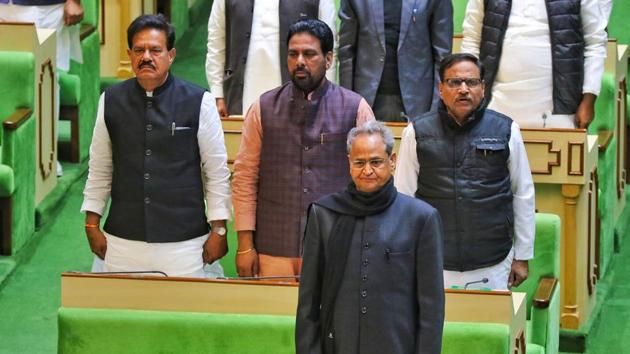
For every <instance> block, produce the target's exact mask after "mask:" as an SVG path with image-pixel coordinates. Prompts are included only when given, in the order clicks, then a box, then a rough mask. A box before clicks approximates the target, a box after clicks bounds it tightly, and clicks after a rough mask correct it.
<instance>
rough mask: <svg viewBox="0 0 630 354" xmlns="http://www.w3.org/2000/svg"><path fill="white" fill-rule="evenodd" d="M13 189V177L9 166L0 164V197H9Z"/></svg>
mask: <svg viewBox="0 0 630 354" xmlns="http://www.w3.org/2000/svg"><path fill="white" fill-rule="evenodd" d="M13 191H15V178H14V177H13V169H12V168H11V167H10V166H7V165H2V164H0V197H9V196H11V194H13Z"/></svg>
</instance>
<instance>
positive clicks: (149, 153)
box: [144, 149, 153, 156]
mask: <svg viewBox="0 0 630 354" xmlns="http://www.w3.org/2000/svg"><path fill="white" fill-rule="evenodd" d="M152 153H153V151H151V149H146V150H144V154H145V155H147V156H151V154H152Z"/></svg>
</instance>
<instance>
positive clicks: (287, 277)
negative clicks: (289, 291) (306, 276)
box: [216, 275, 300, 281]
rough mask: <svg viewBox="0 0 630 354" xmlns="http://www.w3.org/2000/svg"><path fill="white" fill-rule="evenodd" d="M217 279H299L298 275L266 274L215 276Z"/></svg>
mask: <svg viewBox="0 0 630 354" xmlns="http://www.w3.org/2000/svg"><path fill="white" fill-rule="evenodd" d="M216 279H219V280H275V279H292V280H295V281H299V280H300V276H299V275H267V276H262V277H217V278H216Z"/></svg>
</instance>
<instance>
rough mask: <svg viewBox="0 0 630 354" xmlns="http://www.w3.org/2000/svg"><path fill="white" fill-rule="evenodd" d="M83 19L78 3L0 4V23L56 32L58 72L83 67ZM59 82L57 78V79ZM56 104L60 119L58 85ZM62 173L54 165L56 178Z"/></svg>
mask: <svg viewBox="0 0 630 354" xmlns="http://www.w3.org/2000/svg"><path fill="white" fill-rule="evenodd" d="M82 19H83V7H82V6H81V0H0V22H2V21H7V22H33V23H35V27H37V28H51V29H54V30H55V34H56V38H57V48H56V56H55V57H56V62H57V65H56V66H57V68H58V69H61V70H63V71H68V70H70V59H72V60H74V61H76V62H79V63H82V62H83V55H82V53H81V42H80V38H79V26H74V25H76V24H78V23H79V22H81V20H82ZM56 77H57V80H59V75H56ZM55 101H56V107H57V110H56V112H55V114H56V115H57V116H59V107H60V106H59V83H58V81H57V89H56V90H55ZM62 174H63V169H62V167H61V164H60V163H59V161H57V176H61V175H62Z"/></svg>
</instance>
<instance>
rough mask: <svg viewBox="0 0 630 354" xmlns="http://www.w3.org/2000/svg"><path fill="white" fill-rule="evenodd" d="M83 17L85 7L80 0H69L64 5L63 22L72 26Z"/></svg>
mask: <svg viewBox="0 0 630 354" xmlns="http://www.w3.org/2000/svg"><path fill="white" fill-rule="evenodd" d="M82 19H83V7H82V6H81V1H80V0H67V1H66V3H65V5H63V23H64V25H66V26H72V25H74V24H76V23H79V22H81V20H82Z"/></svg>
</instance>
